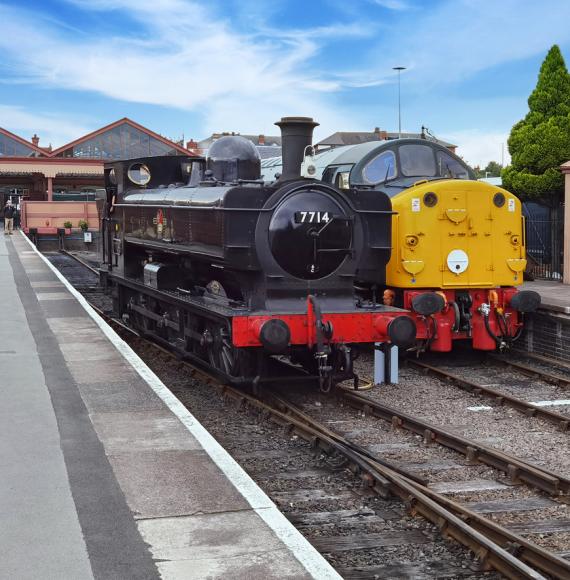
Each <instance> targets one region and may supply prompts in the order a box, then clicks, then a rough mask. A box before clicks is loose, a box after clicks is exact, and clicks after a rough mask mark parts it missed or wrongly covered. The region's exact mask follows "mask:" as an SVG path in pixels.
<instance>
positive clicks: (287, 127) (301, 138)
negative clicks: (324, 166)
mask: <svg viewBox="0 0 570 580" xmlns="http://www.w3.org/2000/svg"><path fill="white" fill-rule="evenodd" d="M275 124H276V125H277V126H278V127H279V128H280V129H281V148H282V159H283V172H282V173H281V177H280V178H279V181H287V180H288V179H297V178H299V177H301V163H302V162H303V154H304V152H305V147H307V145H311V144H312V143H313V129H314V128H315V127H318V125H319V124H318V123H315V121H313V119H311V117H282V118H281V121H278V122H277V123H275Z"/></svg>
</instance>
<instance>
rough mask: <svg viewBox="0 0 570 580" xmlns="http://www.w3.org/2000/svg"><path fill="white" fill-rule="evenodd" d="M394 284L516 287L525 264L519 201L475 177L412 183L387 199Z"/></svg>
mask: <svg viewBox="0 0 570 580" xmlns="http://www.w3.org/2000/svg"><path fill="white" fill-rule="evenodd" d="M392 209H393V210H394V211H395V212H396V215H395V216H394V218H393V222H392V242H393V252H392V257H391V259H390V262H389V264H388V270H387V283H388V284H389V285H390V286H392V287H394V288H413V289H416V288H441V289H442V290H447V289H450V290H454V289H457V288H498V287H501V286H517V285H519V284H521V283H522V281H523V272H524V269H525V267H526V257H525V245H524V218H523V216H522V212H521V202H520V200H519V199H517V198H516V197H515V196H514V195H512V194H511V193H509V192H507V191H505V190H504V189H500V188H497V187H493V186H491V185H489V184H487V183H483V182H480V181H468V180H452V179H449V180H438V181H424V182H416V183H415V184H414V185H413V186H412V187H410V188H408V189H406V190H404V191H403V192H402V193H399V194H398V195H395V196H394V197H392Z"/></svg>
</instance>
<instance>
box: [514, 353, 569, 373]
mask: <svg viewBox="0 0 570 580" xmlns="http://www.w3.org/2000/svg"><path fill="white" fill-rule="evenodd" d="M513 352H514V353H515V354H518V355H520V356H525V357H526V358H528V359H532V360H536V361H538V362H541V363H545V364H549V365H551V366H553V367H558V368H559V369H561V370H564V371H567V372H570V363H568V362H565V361H562V360H558V359H555V358H551V357H549V356H544V355H543V354H538V353H536V352H521V351H520V350H514V351H513Z"/></svg>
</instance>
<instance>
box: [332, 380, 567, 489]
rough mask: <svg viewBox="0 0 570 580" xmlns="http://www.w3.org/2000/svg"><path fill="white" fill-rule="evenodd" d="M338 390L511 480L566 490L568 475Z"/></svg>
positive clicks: (356, 405) (354, 404)
mask: <svg viewBox="0 0 570 580" xmlns="http://www.w3.org/2000/svg"><path fill="white" fill-rule="evenodd" d="M339 391H340V392H341V400H343V401H346V402H347V403H348V404H349V405H351V406H352V407H354V408H356V409H359V410H361V411H363V412H365V413H368V414H370V415H373V416H375V417H379V418H381V419H384V420H386V421H389V422H391V423H392V425H393V426H394V427H401V428H402V429H406V430H407V431H411V432H412V433H416V434H418V435H422V436H423V437H424V440H425V442H426V443H427V444H429V443H434V442H435V443H439V444H440V445H443V446H445V447H448V448H449V449H453V450H454V451H457V452H459V453H461V454H463V455H465V456H466V457H467V459H468V460H469V461H470V462H473V463H477V462H479V463H484V464H485V465H489V466H490V467H494V468H495V469H498V470H499V471H502V472H504V473H506V474H507V475H508V476H509V477H510V478H511V480H512V481H514V482H516V481H524V482H525V483H528V484H529V485H531V486H533V487H536V488H537V489H540V490H542V491H545V492H546V493H548V494H550V495H552V496H558V495H561V494H567V493H570V479H568V478H566V477H564V476H562V475H560V474H558V473H553V472H551V471H548V470H546V469H544V468H542V467H539V466H537V465H533V464H532V463H530V462H527V461H525V460H522V459H519V458H517V457H513V456H511V455H508V454H507V453H504V452H503V451H499V450H498V449H494V448H493V447H488V446H487V445H483V444H482V443H476V442H474V441H471V440H470V439H467V438H465V437H462V436H461V435H456V434H455V433H451V432H449V431H446V430H445V429H442V428H441V427H437V426H436V425H433V424H431V423H428V422H427V421H423V420H422V419H418V418H417V417H413V416H412V415H408V414H407V413H404V412H403V411H399V410H397V409H394V408H392V407H387V406H385V405H382V404H380V403H378V402H376V401H373V400H372V399H370V398H369V397H365V396H363V395H360V394H358V393H355V392H348V391H345V390H343V389H340V390H339Z"/></svg>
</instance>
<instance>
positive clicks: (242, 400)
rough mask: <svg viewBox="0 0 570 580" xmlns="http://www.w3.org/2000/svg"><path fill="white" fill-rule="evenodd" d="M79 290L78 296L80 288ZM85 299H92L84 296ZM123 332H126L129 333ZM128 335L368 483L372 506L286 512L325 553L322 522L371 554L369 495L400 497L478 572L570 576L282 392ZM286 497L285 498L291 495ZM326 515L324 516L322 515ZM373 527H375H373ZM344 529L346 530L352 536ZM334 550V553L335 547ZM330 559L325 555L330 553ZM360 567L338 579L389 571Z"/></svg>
mask: <svg viewBox="0 0 570 580" xmlns="http://www.w3.org/2000/svg"><path fill="white" fill-rule="evenodd" d="M81 291H82V292H83V290H81ZM87 298H88V300H89V296H88V295H87ZM95 306H96V308H97V310H98V311H99V313H100V314H101V315H102V316H103V317H104V318H106V319H107V320H109V317H108V315H107V313H106V312H105V309H104V308H103V309H101V307H100V304H96V305H95ZM110 322H111V323H112V324H113V325H119V327H118V330H119V331H120V332H121V333H122V334H123V335H124V334H125V332H127V329H128V327H125V326H124V325H123V324H122V323H120V322H119V321H115V320H112V321H110ZM128 332H129V333H130V332H131V331H130V329H128ZM132 336H133V339H134V340H137V341H142V342H141V344H140V345H139V347H138V348H137V350H139V351H140V350H141V349H142V350H144V349H152V350H154V352H155V353H156V352H160V353H161V355H162V356H164V357H170V361H171V364H172V365H174V364H176V365H182V366H183V367H184V374H185V375H186V376H191V377H194V378H196V379H198V380H200V381H203V382H206V383H208V384H209V385H210V386H213V387H215V388H216V389H217V390H218V391H219V392H220V394H221V395H222V397H223V398H224V400H226V401H230V400H231V401H233V402H234V404H235V405H237V406H238V407H240V408H243V407H247V408H249V409H251V410H253V412H254V413H255V414H256V415H258V416H260V417H262V418H263V419H267V420H270V421H271V422H272V423H275V424H276V425H278V426H279V427H280V430H281V432H282V433H283V434H286V436H287V438H288V439H294V438H296V437H298V438H301V439H303V440H305V441H307V442H308V443H309V444H310V446H311V447H312V448H313V449H316V450H320V451H321V452H322V453H324V454H326V455H327V456H328V457H329V458H331V460H332V461H333V463H336V466H337V467H338V466H349V467H350V470H351V471H352V472H353V473H355V474H356V475H358V476H359V477H360V478H361V479H362V480H363V481H364V482H365V485H366V487H365V488H364V489H365V492H366V493H364V494H363V496H362V499H361V502H360V503H363V504H364V503H366V502H370V504H371V507H370V508H367V507H364V508H363V507H362V506H360V507H359V509H356V510H354V509H353V510H350V509H345V510H335V511H325V512H323V511H322V509H319V510H318V511H317V510H315V511H311V508H310V507H309V511H308V512H307V511H303V512H299V510H298V509H297V510H296V511H294V512H292V513H290V514H289V516H290V518H291V520H292V521H294V522H295V523H296V524H297V525H298V527H299V529H300V530H301V531H302V532H303V533H306V534H308V536H309V537H310V539H311V541H313V543H315V545H317V547H319V549H321V551H324V552H326V553H327V554H328V552H327V550H330V549H331V545H332V544H334V543H335V542H332V541H331V540H330V539H327V538H329V536H327V535H325V536H321V537H317V538H316V539H315V538H314V537H313V538H311V532H312V531H314V529H315V527H320V528H322V527H324V528H326V526H327V525H328V526H330V525H331V521H332V522H333V523H334V525H336V524H338V525H339V526H340V529H341V530H342V532H341V533H343V534H345V540H344V545H345V548H347V549H348V550H350V549H354V547H355V546H356V547H357V549H358V547H359V546H360V549H368V550H370V549H374V546H378V545H382V541H384V540H385V538H386V534H382V533H375V532H373V531H372V532H371V531H370V529H375V528H374V526H373V525H372V524H371V523H376V524H377V523H378V522H379V520H383V518H381V517H379V516H378V512H379V511H382V510H384V511H386V510H388V511H389V510H390V509H393V507H388V508H386V507H383V508H380V509H379V508H378V506H377V504H375V503H374V502H373V501H372V498H371V496H370V494H372V495H375V496H379V497H380V498H383V501H392V502H393V499H391V498H393V497H397V498H399V500H400V501H401V505H402V506H403V507H405V509H406V510H407V511H408V512H409V513H411V514H414V515H420V516H422V517H423V518H425V519H426V520H428V521H429V522H431V523H432V524H434V526H435V527H436V528H437V529H438V530H439V532H440V533H441V534H442V536H443V537H450V538H453V539H454V540H456V541H457V542H458V543H460V544H461V545H463V546H465V547H467V548H468V549H469V550H470V551H472V552H473V553H474V554H475V555H476V556H477V559H478V561H479V562H480V563H481V566H482V569H483V570H485V569H489V568H491V569H494V570H496V571H498V572H500V573H501V574H503V575H505V576H507V577H510V578H541V577H543V575H544V576H550V577H554V578H566V577H570V563H569V562H567V561H566V560H564V559H562V558H560V557H558V556H557V555H556V554H554V553H552V552H550V551H548V550H546V549H544V548H541V547H540V546H538V545H536V544H534V543H532V542H529V541H528V540H526V539H524V538H523V537H522V536H520V535H519V534H517V533H514V532H513V531H511V530H509V529H507V528H506V527H504V526H501V525H499V524H498V523H496V522H493V521H492V520H491V519H489V518H486V517H484V516H482V515H481V514H480V513H477V512H476V511H474V510H473V509H469V507H466V506H465V505H462V504H461V503H459V502H457V501H454V500H452V499H449V498H448V497H446V495H444V494H443V493H438V492H437V491H434V489H432V488H430V487H429V486H428V485H426V484H427V481H425V478H423V477H421V476H418V475H417V473H414V471H413V470H412V469H408V468H406V467H405V466H404V467H403V466H402V465H401V464H396V463H394V462H390V461H387V460H386V459H385V458H382V459H381V458H379V457H377V454H374V453H371V452H370V451H369V450H368V449H366V448H365V447H363V446H362V445H358V444H356V443H354V442H353V441H351V440H350V439H349V438H347V437H346V436H345V435H343V434H342V433H340V432H337V431H335V430H332V429H331V428H330V427H328V426H326V425H324V424H323V423H321V422H319V421H317V420H316V419H315V418H314V417H311V416H310V415H309V414H307V413H306V412H304V411H303V410H301V409H300V408H299V407H298V406H297V405H296V404H294V403H293V402H292V401H289V400H288V399H286V398H284V397H283V396H282V395H276V394H271V393H269V394H267V396H266V397H264V398H263V400H262V399H260V398H257V397H253V396H252V395H250V394H247V393H244V392H242V391H238V390H236V389H234V388H231V387H228V386H224V385H221V384H219V383H218V382H217V380H216V379H215V378H213V377H211V376H209V375H208V374H207V373H205V372H204V371H203V370H200V369H196V368H195V367H193V366H191V365H189V364H188V363H185V362H184V361H180V360H177V359H175V358H173V357H172V355H171V354H170V353H168V352H167V351H165V350H164V349H162V348H161V347H158V346H157V345H155V344H154V343H147V342H146V341H145V340H144V339H143V338H141V337H140V336H138V335H137V333H134V334H133V335H132ZM141 345H142V346H141ZM157 349H158V350H157ZM155 357H156V355H155ZM145 358H146V357H145ZM151 358H152V357H151ZM339 396H340V398H341V400H342V401H343V403H344V404H345V405H346V406H350V407H351V408H354V409H357V410H358V411H359V412H360V413H361V414H363V415H367V416H373V417H377V418H382V419H385V420H386V421H389V422H390V425H391V426H392V427H393V428H397V430H400V429H406V430H409V431H410V432H412V433H415V434H418V435H421V436H422V437H423V440H424V442H425V443H426V444H429V443H441V444H443V445H444V446H446V447H448V448H449V449H453V450H454V451H459V452H461V453H463V454H464V455H465V457H466V458H467V460H468V463H481V464H485V465H488V466H491V467H493V468H495V469H499V470H501V471H503V472H504V473H506V474H507V475H508V476H509V477H510V478H511V479H512V480H513V481H524V482H525V483H528V484H529V485H532V486H534V487H537V488H539V489H541V490H543V491H545V492H546V493H548V494H551V495H553V496H558V495H559V494H561V493H567V492H568V491H570V481H569V480H567V479H566V478H564V477H561V476H560V475H558V474H554V473H549V472H547V471H546V470H544V469H542V468H538V467H537V466H533V465H531V464H529V463H528V462H525V461H521V460H518V459H517V458H514V457H512V456H508V455H507V454H505V453H502V452H499V451H497V450H494V449H492V448H490V447H487V446H483V445H481V444H475V443H474V442H472V441H469V440H467V439H465V438H461V437H458V436H457V435H454V434H453V433H449V432H447V431H445V430H443V429H439V428H438V427H436V426H434V425H430V424H428V423H426V422H421V421H419V420H418V419H416V418H414V417H412V416H410V415H407V414H404V413H402V412H399V411H396V410H394V409H391V408H389V407H386V406H382V405H380V404H379V403H378V402H376V401H373V400H371V399H369V398H368V397H365V396H363V395H361V394H358V393H352V392H344V391H343V392H340V394H339ZM317 471H318V470H317ZM309 472H310V470H309ZM334 473H335V476H338V472H334ZM273 477H274V478H276V479H279V474H274V476H273ZM276 493H277V494H278V493H279V492H276ZM282 493H283V492H282ZM284 493H285V497H287V493H288V492H284ZM270 495H271V493H270ZM274 495H275V494H274ZM333 495H334V494H333ZM288 497H289V498H290V497H294V493H293V496H292V495H291V493H289V496H288ZM277 501H278V502H279V496H277ZM391 505H392V504H390V506H391ZM319 508H322V506H319ZM323 514H326V515H325V516H324V517H323ZM371 525H372V528H370V526H371ZM355 529H356V530H357V531H356V532H355ZM347 530H350V533H348V532H347ZM404 535H405V534H404ZM336 538H337V539H336V548H335V546H333V548H335V549H337V550H338V548H339V546H338V544H339V541H338V537H336ZM404 541H405V540H404ZM331 551H333V552H334V549H333V550H331ZM328 555H329V556H330V554H328ZM341 568H342V567H341ZM358 569H359V568H358V566H355V567H352V568H344V569H343V575H345V576H346V577H351V578H357V577H359V578H360V577H362V578H363V577H370V576H367V574H372V569H374V570H376V571H380V572H381V573H385V572H386V567H385V566H384V567H382V566H381V567H380V568H379V567H378V566H376V567H375V568H374V567H372V568H371V567H370V566H368V567H367V566H364V567H363V571H362V575H358ZM433 572H434V576H437V575H438V572H437V570H434V571H433ZM444 572H445V571H444ZM465 574H470V575H474V571H473V570H469V571H465V570H463V575H465ZM460 575H461V570H458V574H457V576H460Z"/></svg>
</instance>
